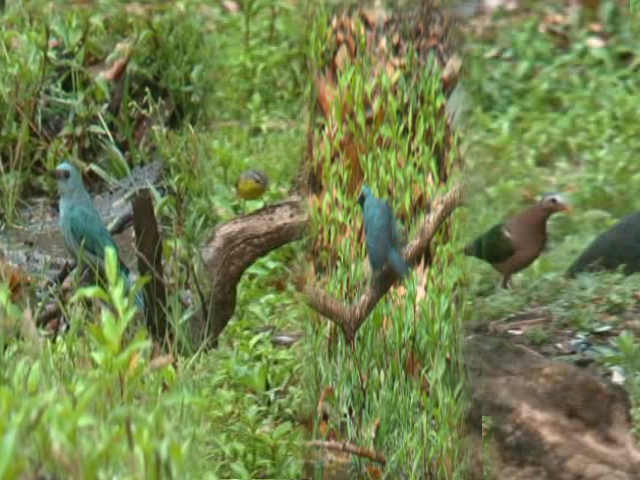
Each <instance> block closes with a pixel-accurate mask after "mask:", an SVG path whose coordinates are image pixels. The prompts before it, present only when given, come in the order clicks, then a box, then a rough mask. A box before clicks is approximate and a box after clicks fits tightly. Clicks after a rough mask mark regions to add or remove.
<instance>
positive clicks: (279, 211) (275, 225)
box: [201, 198, 309, 347]
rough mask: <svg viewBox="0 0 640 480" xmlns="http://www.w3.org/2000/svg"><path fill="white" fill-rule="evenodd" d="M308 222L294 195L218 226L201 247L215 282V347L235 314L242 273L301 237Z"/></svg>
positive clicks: (211, 312)
mask: <svg viewBox="0 0 640 480" xmlns="http://www.w3.org/2000/svg"><path fill="white" fill-rule="evenodd" d="M308 221H309V217H308V215H307V212H306V211H305V209H304V202H303V201H302V199H300V198H292V199H290V200H286V201H284V202H281V203H278V204H276V205H270V206H267V207H265V208H262V209H260V210H258V211H256V212H253V213H251V214H249V215H245V216H242V217H239V218H234V219H233V220H230V221H229V222H226V223H223V224H221V225H219V226H218V227H217V228H216V230H215V232H214V235H213V238H212V239H211V240H210V241H209V242H207V244H206V245H205V246H204V247H203V248H202V250H201V253H202V259H203V261H204V265H205V268H206V271H207V273H208V274H209V275H208V276H209V279H210V282H211V284H210V286H209V288H210V290H209V299H208V306H207V309H206V311H207V313H208V317H209V318H208V319H207V324H208V327H209V328H208V330H209V331H210V332H211V335H212V338H211V346H213V347H216V346H217V341H218V336H219V335H220V333H221V332H222V330H223V329H224V327H225V326H226V325H227V323H228V322H229V319H230V318H231V315H233V311H234V309H235V306H236V286H237V284H238V282H239V281H240V277H241V276H242V273H243V272H244V271H245V270H246V269H247V267H249V266H250V265H251V264H252V263H253V262H255V261H256V260H257V259H258V258H259V257H261V256H263V255H265V254H267V253H269V252H270V251H271V250H274V249H276V248H279V247H281V246H282V245H285V244H287V243H290V242H293V241H294V240H298V239H299V238H301V237H302V234H303V232H304V229H305V228H306V226H307V223H308Z"/></svg>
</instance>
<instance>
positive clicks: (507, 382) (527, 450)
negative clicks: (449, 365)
mask: <svg viewBox="0 0 640 480" xmlns="http://www.w3.org/2000/svg"><path fill="white" fill-rule="evenodd" d="M465 350H466V351H465V358H466V363H467V365H468V367H469V372H470V378H471V380H470V381H471V385H472V408H471V416H470V427H471V431H472V438H473V443H474V450H475V454H474V455H475V458H474V464H475V468H474V475H475V476H474V478H498V479H558V480H565V479H566V480H573V479H605V478H606V479H620V480H622V479H631V478H638V475H640V449H639V448H638V447H637V446H636V445H635V441H634V438H633V436H632V434H631V433H630V430H631V419H630V416H629V407H630V405H629V401H628V398H627V395H626V394H625V392H624V391H623V390H622V389H621V388H620V387H618V386H616V385H613V384H611V383H610V382H607V381H604V380H602V379H601V378H599V377H598V376H597V375H594V374H593V373H590V372H588V371H586V370H583V369H580V368H578V367H575V366H573V365H571V364H568V363H565V362H561V361H557V360H551V359H548V358H545V357H544V356H543V355H541V354H540V353H538V352H536V351H535V350H532V349H530V348H528V347H525V346H523V345H518V344H514V343H512V342H510V341H509V340H508V339H503V338H499V337H492V336H488V335H483V334H472V335H471V336H470V337H469V338H468V339H467V341H466V349H465ZM483 425H484V428H483ZM483 437H484V440H485V441H483ZM487 440H488V441H487ZM483 469H484V473H483ZM487 473H488V475H487Z"/></svg>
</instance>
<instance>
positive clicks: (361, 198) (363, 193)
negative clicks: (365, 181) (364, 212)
mask: <svg viewBox="0 0 640 480" xmlns="http://www.w3.org/2000/svg"><path fill="white" fill-rule="evenodd" d="M369 196H371V189H370V188H369V187H368V186H366V185H364V186H363V187H362V191H361V192H360V196H359V197H358V203H359V204H360V206H361V207H362V208H364V201H365V200H366V199H367V197H369Z"/></svg>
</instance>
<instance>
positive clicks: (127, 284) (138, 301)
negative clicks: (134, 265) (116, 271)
mask: <svg viewBox="0 0 640 480" xmlns="http://www.w3.org/2000/svg"><path fill="white" fill-rule="evenodd" d="M120 271H121V272H122V276H123V277H124V286H125V290H126V291H127V292H128V291H129V290H130V289H131V280H130V279H129V269H128V268H126V267H125V268H124V269H122V268H121V270H120ZM136 306H137V307H138V310H140V311H141V312H143V313H144V296H143V295H142V291H139V292H138V293H136Z"/></svg>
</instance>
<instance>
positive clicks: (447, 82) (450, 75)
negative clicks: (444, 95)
mask: <svg viewBox="0 0 640 480" xmlns="http://www.w3.org/2000/svg"><path fill="white" fill-rule="evenodd" d="M461 68H462V59H461V58H460V57H459V56H458V55H457V54H454V55H453V56H451V58H449V60H447V64H446V65H445V67H444V71H443V72H442V84H443V87H444V89H445V91H447V90H450V89H451V88H452V87H454V86H455V84H456V83H457V82H458V75H459V74H460V69H461Z"/></svg>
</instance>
